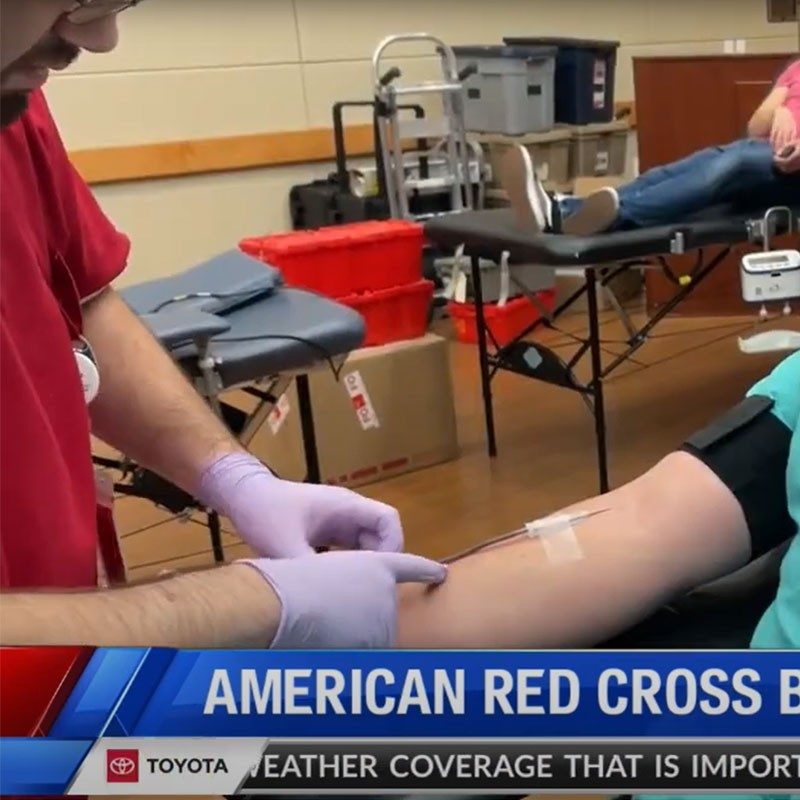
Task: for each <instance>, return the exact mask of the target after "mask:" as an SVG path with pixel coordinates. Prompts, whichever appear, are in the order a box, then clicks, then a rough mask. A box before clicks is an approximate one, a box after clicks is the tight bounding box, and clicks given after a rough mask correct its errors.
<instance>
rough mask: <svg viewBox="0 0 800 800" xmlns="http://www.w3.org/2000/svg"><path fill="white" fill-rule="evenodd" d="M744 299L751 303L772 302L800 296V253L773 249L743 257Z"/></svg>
mask: <svg viewBox="0 0 800 800" xmlns="http://www.w3.org/2000/svg"><path fill="white" fill-rule="evenodd" d="M742 297H744V299H745V301H747V302H748V303H768V302H770V301H774V300H791V299H793V298H796V297H800V252H798V251H797V250H773V251H772V252H771V253H748V254H747V255H745V256H744V257H743V258H742Z"/></svg>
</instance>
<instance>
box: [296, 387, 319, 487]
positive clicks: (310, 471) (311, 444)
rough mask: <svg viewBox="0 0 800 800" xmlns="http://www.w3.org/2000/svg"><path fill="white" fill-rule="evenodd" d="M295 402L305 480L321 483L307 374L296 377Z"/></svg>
mask: <svg viewBox="0 0 800 800" xmlns="http://www.w3.org/2000/svg"><path fill="white" fill-rule="evenodd" d="M297 403H298V406H299V410H300V425H301V427H302V431H303V451H304V453H305V459H306V481H308V483H321V482H322V474H321V471H320V468H319V453H318V452H317V434H316V432H315V430H314V411H313V409H312V407H311V390H310V388H309V384H308V375H299V376H298V377H297Z"/></svg>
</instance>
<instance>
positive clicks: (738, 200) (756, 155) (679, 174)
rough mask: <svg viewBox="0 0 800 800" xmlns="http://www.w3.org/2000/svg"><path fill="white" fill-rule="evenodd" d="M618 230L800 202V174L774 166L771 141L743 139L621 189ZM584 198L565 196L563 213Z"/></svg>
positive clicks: (649, 173)
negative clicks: (721, 210) (713, 209)
mask: <svg viewBox="0 0 800 800" xmlns="http://www.w3.org/2000/svg"><path fill="white" fill-rule="evenodd" d="M618 191H619V218H618V219H617V223H616V224H615V225H614V227H615V228H628V227H636V228H644V227H650V226H653V225H669V224H671V223H674V222H680V221H681V220H683V219H685V218H686V217H688V216H690V215H692V214H695V213H697V212H698V211H702V210H703V209H705V208H709V207H710V206H716V205H723V204H725V205H728V204H730V205H733V206H736V207H739V206H741V207H742V210H754V209H760V208H763V207H768V206H771V205H781V204H787V203H790V202H792V201H793V202H795V203H796V202H797V201H798V200H800V176H797V175H784V174H783V173H781V172H779V171H778V170H776V169H775V167H774V165H773V151H772V146H771V145H770V143H769V142H767V141H763V140H760V139H741V140H739V141H737V142H733V143H732V144H728V145H724V146H721V147H709V148H706V149H705V150H700V151H698V152H697V153H694V154H693V155H691V156H689V157H688V158H684V159H681V160H680V161H675V162H673V163H672V164H667V165H666V166H663V167H655V168H654V169H651V170H648V171H647V172H645V173H644V175H642V176H640V177H639V178H636V180H634V181H632V182H631V183H629V184H627V185H626V186H623V187H622V188H620V189H619V190H618ZM580 204H581V200H580V199H578V198H564V199H563V200H562V201H561V211H562V214H563V215H564V216H569V215H570V214H572V213H574V212H575V211H577V209H578V208H579V207H580Z"/></svg>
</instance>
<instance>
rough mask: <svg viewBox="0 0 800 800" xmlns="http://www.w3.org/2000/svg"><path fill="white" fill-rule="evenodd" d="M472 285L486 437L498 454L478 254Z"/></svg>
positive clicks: (493, 453)
mask: <svg viewBox="0 0 800 800" xmlns="http://www.w3.org/2000/svg"><path fill="white" fill-rule="evenodd" d="M471 263H472V287H473V291H474V293H475V322H476V325H477V329H478V358H479V361H480V370H481V388H482V390H483V413H484V417H485V419H486V438H487V441H488V444H489V456H490V458H495V457H496V456H497V438H496V436H495V430H494V407H493V405H492V378H491V374H490V365H489V348H488V345H487V343H486V335H487V327H486V315H485V314H484V308H483V285H482V283H481V263H480V259H479V258H478V256H472V259H471Z"/></svg>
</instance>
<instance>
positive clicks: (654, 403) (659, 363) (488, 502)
mask: <svg viewBox="0 0 800 800" xmlns="http://www.w3.org/2000/svg"><path fill="white" fill-rule="evenodd" d="M792 326H793V327H794V329H798V327H800V324H799V323H798V321H797V319H796V318H795V319H794V320H791V319H790V320H778V321H777V323H776V324H775V325H774V326H773V327H780V328H787V327H792ZM562 327H563V329H564V330H565V331H566V334H564V333H556V332H552V333H548V334H546V335H545V336H544V337H543V339H544V340H546V341H547V342H548V344H550V345H551V346H555V347H556V348H557V349H558V352H560V353H562V354H565V355H566V354H568V353H569V352H570V347H571V345H570V341H571V339H570V335H569V334H574V333H575V332H577V333H582V332H583V330H584V327H585V320H584V319H583V317H582V316H574V317H569V318H567V319H566V321H565V322H564V323H563V326H562ZM753 330H754V328H753V321H752V319H730V318H727V319H697V318H693V319H677V318H676V319H670V320H668V321H666V322H665V323H663V324H662V325H661V326H660V327H659V328H657V329H656V335H655V337H654V338H653V339H652V341H650V342H648V343H647V344H646V345H645V346H644V347H643V348H642V349H641V350H640V351H639V352H638V353H637V355H636V361H635V362H633V363H629V364H626V365H624V366H623V367H621V368H620V369H619V371H618V372H616V373H615V374H614V376H613V377H612V378H610V379H609V381H608V383H607V407H608V408H607V414H608V432H609V449H610V454H611V458H610V463H611V476H612V483H613V484H619V483H621V482H624V481H626V480H628V479H630V478H632V477H633V476H635V475H637V474H638V473H640V472H641V471H642V470H644V469H646V468H647V467H648V466H649V465H651V464H653V462H655V461H656V460H657V459H658V458H659V457H661V456H662V455H664V454H665V453H667V452H669V451H670V450H671V449H672V448H674V447H675V446H676V445H677V444H679V443H680V442H681V441H682V439H683V438H684V437H685V436H686V435H688V434H689V433H691V432H692V431H694V430H696V429H697V428H698V427H700V426H702V425H703V424H704V423H706V422H708V421H709V420H711V419H712V418H713V417H714V416H715V415H716V414H719V413H720V412H722V411H724V410H725V409H726V408H728V407H729V406H730V405H731V404H733V403H735V402H736V401H737V400H738V399H739V398H740V397H741V396H742V394H743V393H744V392H745V391H746V390H747V388H748V387H749V386H750V385H752V384H753V383H754V382H755V381H756V380H758V379H759V378H760V377H762V376H763V375H765V374H766V373H767V372H768V371H769V370H770V369H771V368H772V367H773V366H774V365H775V364H777V363H778V362H779V361H780V360H781V358H782V356H780V355H770V356H745V355H743V354H741V353H740V352H739V350H738V348H737V346H736V336H737V335H746V334H749V333H752V332H753ZM443 332H447V328H446V327H445V328H444V330H443ZM602 335H603V339H604V341H605V342H606V344H605V345H604V347H605V348H606V350H607V351H608V352H609V353H614V352H619V351H620V349H621V346H620V345H619V344H618V341H619V339H620V338H621V336H622V328H621V326H620V325H619V323H618V322H617V321H616V320H615V318H614V317H613V315H612V314H611V313H608V314H606V315H605V316H604V325H603V331H602ZM452 368H453V378H454V385H455V388H456V412H457V416H458V431H459V441H460V444H461V457H460V458H459V460H457V461H454V462H452V463H449V464H444V465H441V466H439V467H434V468H431V469H427V470H424V471H421V472H417V473H413V474H409V475H405V476H402V477H399V478H396V479H393V480H391V481H387V482H385V483H381V484H377V485H374V486H370V487H366V488H365V489H363V490H362V491H363V492H364V493H365V494H367V495H369V496H370V497H375V498H378V499H380V500H383V501H385V502H387V503H391V504H393V505H394V506H396V507H397V508H398V509H399V510H400V512H401V514H402V518H403V521H404V525H405V530H406V540H407V546H408V549H409V550H412V551H416V552H419V553H423V554H425V555H430V556H434V557H440V556H444V555H447V554H448V553H452V552H454V551H457V550H460V549H462V548H464V547H466V546H468V545H470V544H472V543H475V542H478V541H480V540H482V539H485V538H488V537H491V536H495V535H497V534H499V533H502V532H504V531H506V530H510V529H512V528H515V527H517V526H519V524H520V523H522V522H524V521H525V520H528V519H531V518H533V517H535V516H538V515H541V514H543V513H545V512H547V511H552V510H554V509H556V508H558V507H560V506H563V505H565V504H567V503H570V502H572V501H575V500H577V499H580V498H582V497H586V496H587V495H591V494H594V493H595V492H596V491H597V470H596V457H595V447H594V430H593V423H592V417H591V415H590V414H589V411H588V409H587V407H586V406H585V405H584V403H583V401H582V400H581V399H580V397H579V396H578V395H576V394H573V393H571V392H568V391H565V390H563V389H558V388H553V387H550V386H546V385H543V384H540V383H537V382H534V381H530V380H526V379H523V378H520V377H517V376H514V375H505V374H501V375H499V376H498V378H497V379H496V381H495V383H494V391H495V403H496V417H497V431H498V443H499V456H498V458H497V459H496V460H494V461H492V460H490V459H489V458H488V457H487V455H486V448H485V435H484V424H483V407H482V403H481V395H480V381H479V377H478V369H477V356H476V352H475V348H474V347H471V346H467V345H460V344H456V343H454V344H453V345H452ZM117 521H118V524H119V527H120V530H121V532H122V534H123V536H124V550H125V555H126V558H127V561H128V565H129V568H130V571H131V576H132V577H133V578H134V579H137V578H145V577H149V576H152V575H155V574H158V573H159V572H160V571H162V570H166V569H187V568H190V567H192V566H200V565H205V564H210V563H211V562H212V557H211V551H210V548H209V542H208V536H207V533H206V531H205V529H204V528H203V527H202V526H201V524H199V523H198V522H194V521H189V522H176V521H173V520H171V518H170V515H169V514H167V513H166V512H163V511H160V510H158V509H156V508H154V507H152V506H150V505H149V504H147V503H145V502H143V501H139V500H136V499H131V498H125V499H122V500H120V501H119V502H118V505H117ZM225 541H226V552H227V555H228V557H229V558H238V557H241V556H243V555H244V554H245V553H246V552H247V551H246V548H245V547H244V546H243V545H242V544H241V543H239V542H237V539H236V537H235V536H234V535H233V534H232V533H231V532H230V531H228V532H227V533H226V535H225Z"/></svg>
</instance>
